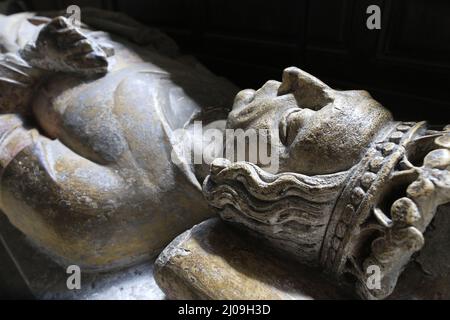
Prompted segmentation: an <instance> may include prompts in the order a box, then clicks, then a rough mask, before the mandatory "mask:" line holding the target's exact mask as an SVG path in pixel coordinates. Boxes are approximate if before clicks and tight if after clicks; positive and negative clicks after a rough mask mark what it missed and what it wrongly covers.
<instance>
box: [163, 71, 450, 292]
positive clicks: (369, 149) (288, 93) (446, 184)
mask: <svg viewBox="0 0 450 320" xmlns="http://www.w3.org/2000/svg"><path fill="white" fill-rule="evenodd" d="M227 127H228V128H233V129H236V128H242V129H248V128H249V127H251V128H255V127H257V128H261V127H263V128H270V127H276V128H278V129H279V131H280V135H279V137H280V140H279V141H274V140H272V141H271V142H272V144H276V145H277V148H276V149H275V152H278V153H279V158H280V169H279V172H277V173H275V174H273V173H269V172H267V171H265V170H263V169H262V168H261V167H260V166H258V164H254V163H250V162H230V161H228V160H223V159H217V160H215V161H214V162H213V163H212V165H211V173H210V175H209V176H208V177H207V179H206V180H205V182H204V184H203V192H204V194H205V198H206V199H207V201H208V202H209V204H210V205H211V206H212V207H214V208H216V209H217V210H218V212H219V213H220V216H221V218H222V219H223V220H225V221H228V222H231V223H233V224H235V225H238V226H240V227H241V228H244V229H247V230H250V231H252V232H253V233H255V234H256V235H258V236H259V237H262V238H264V239H265V240H267V242H268V243H269V244H270V246H272V247H274V248H276V249H277V250H278V251H280V252H284V253H285V255H288V256H290V257H292V258H295V259H297V260H298V261H300V262H301V263H303V264H308V265H310V266H313V267H317V268H321V269H323V270H324V271H326V273H327V274H328V275H330V276H331V277H333V278H334V279H336V280H337V281H340V282H343V283H345V282H347V283H351V284H353V285H355V286H356V288H355V289H356V292H357V293H358V294H359V296H361V297H363V298H370V299H381V298H386V297H388V296H389V295H390V294H391V293H392V292H393V290H394V288H395V286H396V283H397V280H398V277H399V275H400V273H401V272H402V270H403V269H404V268H405V266H406V264H407V263H408V262H409V261H410V259H411V257H412V256H413V255H414V254H416V253H417V252H418V251H419V250H420V249H421V248H422V247H423V246H424V243H425V238H424V235H423V233H424V232H425V230H426V229H427V227H428V226H429V225H430V223H431V221H432V219H433V218H434V216H435V213H436V210H437V208H438V207H439V206H442V205H444V204H446V203H448V202H449V201H450V189H449V188H450V171H449V168H450V167H449V166H450V150H449V148H450V144H449V142H450V130H449V129H450V128H449V127H448V126H447V127H445V128H442V129H441V130H431V129H429V128H428V127H427V125H426V123H425V122H398V121H394V120H393V119H392V117H391V115H390V113H389V112H388V111H387V110H386V109H385V108H384V107H382V106H381V105H380V104H378V103H377V102H376V101H375V100H373V99H372V98H371V97H370V95H369V94H368V93H367V92H364V91H337V90H333V89H331V88H330V87H328V86H327V85H325V84H324V83H322V82H321V81H320V80H318V79H316V78H314V77H313V76H311V75H309V74H307V73H306V72H303V71H302V70H300V69H297V68H288V69H286V70H285V71H284V73H283V79H282V82H281V83H279V82H276V81H269V82H267V83H266V84H265V85H264V86H263V87H262V88H261V89H259V90H257V91H256V92H254V91H243V92H241V93H239V94H238V96H237V100H236V102H235V105H234V108H233V110H232V111H231V112H230V114H229V116H228V121H227ZM202 228H209V227H207V226H203V227H200V226H198V227H197V229H196V232H195V234H199V232H201V231H199V230H202ZM192 232H194V231H192ZM206 233H207V230H203V233H202V234H206ZM183 237H184V238H183ZM210 238H211V237H205V236H195V237H194V236H191V235H189V234H184V235H183V236H180V237H179V238H178V239H177V240H175V241H176V242H174V243H173V244H172V245H170V246H169V247H168V248H167V249H166V250H165V251H164V252H163V253H162V254H161V256H160V258H159V259H158V261H157V266H158V271H157V279H159V283H161V286H162V287H163V289H164V288H167V289H166V292H169V294H170V295H172V296H176V294H175V293H174V291H173V290H170V287H169V286H168V285H167V284H166V282H165V278H164V276H165V274H172V278H173V277H174V275H173V274H174V273H175V274H177V272H179V273H178V274H177V276H178V277H179V278H180V280H179V281H180V283H182V282H183V281H184V283H185V285H186V283H189V285H187V287H191V288H196V289H197V291H198V292H197V293H198V294H199V295H201V294H203V295H206V296H208V297H213V298H216V297H217V296H216V295H214V294H213V295H208V294H207V293H206V291H204V290H203V289H201V288H200V287H197V286H198V285H199V284H200V285H201V283H202V282H203V281H210V282H211V283H212V284H211V285H212V286H215V287H216V288H217V290H218V291H220V292H222V291H221V290H225V289H222V287H221V286H220V285H218V284H217V283H216V281H214V279H215V277H212V276H209V275H208V274H206V275H205V274H204V272H205V271H204V269H205V268H206V269H207V267H203V269H202V270H200V271H199V270H197V269H196V268H194V267H193V268H192V269H188V270H190V271H188V272H186V269H184V270H181V269H178V267H179V266H180V265H182V263H184V262H186V261H187V260H188V259H189V256H190V254H196V253H198V251H199V250H194V251H193V252H192V253H189V250H188V252H187V253H184V256H185V257H184V256H183V255H180V252H181V253H183V252H184V251H183V250H182V249H183V248H185V247H189V246H191V245H192V243H195V244H196V246H200V247H201V246H202V245H201V244H204V245H205V246H206V244H207V243H209V242H210V241H211V240H210ZM183 239H184V240H183ZM266 244H267V243H266ZM222 246H223V245H221V246H220V248H222ZM446 246H447V247H448V243H447V244H442V247H441V248H440V250H445V249H444V248H445V247H446ZM216 250H218V248H216ZM168 257H169V258H168ZM206 259H207V258H204V260H206ZM211 259H212V258H211ZM211 263H212V262H211ZM203 264H205V262H203ZM251 265H252V266H253V265H254V262H252V263H251ZM219 274H220V272H219ZM374 275H378V276H379V285H376V282H374V284H375V285H374V286H371V285H370V283H371V282H370V281H371V280H372V279H375V278H374ZM218 277H219V276H216V278H218ZM190 279H193V280H192V283H190ZM246 279H247V277H245V276H242V281H241V283H242V282H245V281H244V280H246ZM274 282H276V281H274ZM235 283H240V282H239V281H236V280H235ZM448 285H449V283H448V279H447V287H448ZM234 289H235V291H239V290H240V291H244V292H245V290H246V287H245V286H244V285H243V286H242V287H239V286H237V287H236V286H235V287H234ZM229 291H232V290H231V289H229ZM268 296H270V295H268ZM181 297H185V296H183V295H181ZM245 297H248V296H245ZM221 298H224V297H223V296H222V297H221ZM225 298H227V297H225Z"/></svg>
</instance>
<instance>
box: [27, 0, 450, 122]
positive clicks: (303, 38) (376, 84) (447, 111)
mask: <svg viewBox="0 0 450 320" xmlns="http://www.w3.org/2000/svg"><path fill="white" fill-rule="evenodd" d="M25 2H26V3H27V4H28V5H29V8H30V9H51V8H64V7H66V6H67V5H69V4H79V5H80V6H81V8H83V6H86V5H90V6H93V5H94V6H98V7H103V8H107V9H110V10H120V11H123V12H125V13H128V14H129V15H131V16H133V17H135V18H137V19H138V20H140V21H142V22H144V23H146V24H148V25H152V26H157V27H160V28H161V29H163V30H164V31H166V32H167V33H169V34H170V35H171V36H172V37H173V38H174V39H175V40H176V41H177V42H178V43H179V45H180V46H181V48H182V49H183V50H184V51H185V52H186V53H192V54H194V55H196V56H197V57H198V58H199V59H200V60H201V61H202V62H203V63H204V64H206V65H207V66H208V67H209V68H210V69H211V70H213V71H214V72H215V73H217V74H220V75H223V76H226V77H228V78H229V79H231V80H232V81H234V82H235V83H237V84H238V85H240V86H241V87H252V88H256V87H259V86H260V85H261V84H263V83H264V82H265V81H266V80H268V79H280V76H281V71H282V69H283V68H285V67H287V66H290V65H295V66H298V67H300V68H303V69H304V70H306V71H308V72H310V73H312V74H314V75H316V76H318V77H319V78H321V79H322V80H324V81H325V82H327V83H328V84H330V85H332V86H334V87H337V88H342V89H347V88H352V89H366V90H368V91H370V92H371V93H372V95H373V96H374V97H375V98H376V99H378V100H379V101H380V102H382V103H383V104H384V105H386V106H387V107H389V108H390V109H391V110H393V111H394V113H395V115H396V116H397V117H399V118H401V119H428V120H431V121H432V122H435V123H450V18H449V17H450V1H448V0H384V1H383V0H309V1H308V0H272V1H267V0H264V1H263V0H147V1H136V0H115V1H113V0H109V1H107V0H104V1H101V0H97V1H75V0H71V1H58V0H45V1H43V0H39V1H38V0H34V1H25ZM371 4H377V5H379V6H380V7H381V11H382V25H381V30H368V29H367V27H366V19H367V17H368V14H367V13H366V8H367V7H368V6H369V5H371Z"/></svg>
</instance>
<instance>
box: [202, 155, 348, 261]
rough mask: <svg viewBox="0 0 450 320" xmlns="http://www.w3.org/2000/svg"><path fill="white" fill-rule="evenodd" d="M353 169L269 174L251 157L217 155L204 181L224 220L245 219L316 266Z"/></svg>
mask: <svg viewBox="0 0 450 320" xmlns="http://www.w3.org/2000/svg"><path fill="white" fill-rule="evenodd" d="M347 176H348V172H347V171H345V172H339V173H335V174H329V175H320V176H311V177H310V176H305V175H302V174H297V173H278V174H270V173H268V172H266V171H264V170H262V169H261V168H259V167H258V166H256V165H254V164H252V163H248V162H235V163H230V162H228V161H227V160H224V159H216V160H215V161H214V162H213V164H212V166H211V175H210V176H208V177H207V178H206V180H205V182H204V184H203V192H204V195H205V197H206V199H207V201H208V202H209V204H210V205H211V206H213V207H215V208H217V209H218V210H219V211H220V215H221V217H222V218H223V219H224V220H227V221H232V222H235V223H238V224H242V225H244V226H246V227H247V228H250V229H252V230H254V231H256V232H257V233H259V234H261V235H263V237H264V238H267V239H268V240H269V241H270V242H271V243H272V244H273V245H275V246H276V247H280V248H282V249H283V250H287V251H289V252H291V253H292V254H294V256H295V257H296V258H300V259H302V261H303V262H306V263H309V264H313V265H315V264H316V263H317V262H318V257H319V253H320V248H321V245H322V241H323V238H324V235H325V231H326V227H327V224H328V221H329V219H330V216H331V213H332V211H333V208H334V205H335V202H336V200H337V198H338V197H339V195H340V193H341V191H342V189H343V186H344V184H345V181H346V178H347Z"/></svg>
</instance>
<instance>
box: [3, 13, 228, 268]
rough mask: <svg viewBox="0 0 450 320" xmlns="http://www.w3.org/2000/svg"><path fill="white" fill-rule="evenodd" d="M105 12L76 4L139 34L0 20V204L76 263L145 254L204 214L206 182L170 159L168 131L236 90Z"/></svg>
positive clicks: (100, 264) (149, 32)
mask: <svg viewBox="0 0 450 320" xmlns="http://www.w3.org/2000/svg"><path fill="white" fill-rule="evenodd" d="M112 15H113V16H111V14H110V13H105V12H103V11H96V10H92V11H90V10H84V11H83V16H84V17H85V18H86V19H88V18H89V17H91V20H93V21H92V22H93V23H94V24H95V23H96V24H98V25H102V24H106V25H107V26H109V25H110V24H111V23H109V24H108V21H109V22H111V21H112V19H113V21H114V26H115V28H119V29H120V26H121V25H122V26H123V27H124V28H123V29H122V30H126V31H127V32H128V33H129V35H130V36H129V37H128V38H129V39H131V40H133V37H132V35H135V34H136V32H137V31H139V35H140V37H139V39H138V40H139V43H140V45H136V44H134V43H131V42H128V41H127V40H125V39H124V38H122V37H118V36H113V35H109V34H108V33H106V32H99V31H92V30H91V29H88V28H87V27H86V26H84V27H83V28H81V29H79V28H76V27H74V26H73V25H72V24H71V23H70V22H69V21H68V20H67V19H66V18H64V17H55V18H53V19H50V18H45V17H40V16H35V15H34V14H29V13H23V14H18V15H12V16H8V17H6V16H0V44H1V48H2V53H1V56H0V59H1V61H0V170H1V171H0V175H1V176H0V184H1V194H0V197H1V198H0V199H1V200H0V208H1V210H2V211H3V212H4V213H5V214H6V215H7V216H8V218H9V220H10V221H11V223H12V224H13V225H14V226H16V227H17V228H18V229H19V230H21V231H22V232H23V233H24V234H26V235H27V236H28V237H29V238H31V239H32V240H33V241H34V242H35V243H37V244H38V245H39V246H40V247H41V248H43V249H44V250H46V251H48V252H49V253H50V254H51V255H52V256H54V257H55V258H56V259H59V260H63V261H65V262H69V263H70V264H78V265H79V266H81V267H82V268H83V270H88V269H100V270H104V269H108V268H113V267H120V266H124V265H127V264H131V263H135V262H137V261H140V260H143V259H149V258H150V257H151V256H154V255H155V254H158V253H159V252H160V250H161V249H162V248H164V246H165V245H166V244H167V243H168V242H169V241H170V240H172V239H173V238H174V237H175V236H176V235H178V234H179V233H181V232H182V231H184V230H186V229H187V228H189V227H191V226H192V225H194V224H195V223H198V222H200V221H202V220H204V219H205V218H208V217H211V216H212V215H213V212H212V211H211V210H210V209H209V208H208V206H207V203H206V202H205V201H204V200H203V196H202V192H201V181H202V179H203V178H204V177H203V178H202V177H201V176H200V175H199V174H197V172H196V171H195V168H193V167H192V166H190V165H189V164H187V161H185V159H183V158H182V156H183V155H182V154H181V153H180V159H177V160H178V161H173V160H174V159H173V157H174V156H175V157H177V156H178V154H177V153H175V155H173V154H172V149H173V148H172V145H174V144H175V137H174V135H173V132H174V131H176V130H177V129H179V128H186V130H189V127H190V124H191V122H192V121H191V120H192V119H199V120H202V121H203V122H204V123H205V124H207V123H209V122H211V121H213V120H214V119H216V118H218V119H220V118H224V117H225V116H226V114H227V113H228V111H229V110H228V109H229V107H230V106H231V104H232V101H233V98H234V95H235V94H236V92H237V89H236V87H235V86H234V85H232V84H231V83H229V82H228V81H226V80H224V79H221V78H219V77H216V76H214V75H213V74H211V73H210V72H209V71H208V70H206V69H205V68H203V67H202V66H201V65H199V64H198V63H196V61H195V60H194V59H189V58H188V57H184V56H181V55H180V54H178V53H177V48H176V46H175V45H174V44H173V42H172V40H171V39H170V38H168V37H167V36H165V35H163V34H161V33H159V32H158V31H157V30H154V29H149V28H146V27H143V26H142V25H140V24H137V23H136V22H133V21H131V22H130V19H129V18H127V17H124V16H122V15H120V14H119V15H117V14H112ZM102 17H104V19H102ZM124 36H126V35H124Z"/></svg>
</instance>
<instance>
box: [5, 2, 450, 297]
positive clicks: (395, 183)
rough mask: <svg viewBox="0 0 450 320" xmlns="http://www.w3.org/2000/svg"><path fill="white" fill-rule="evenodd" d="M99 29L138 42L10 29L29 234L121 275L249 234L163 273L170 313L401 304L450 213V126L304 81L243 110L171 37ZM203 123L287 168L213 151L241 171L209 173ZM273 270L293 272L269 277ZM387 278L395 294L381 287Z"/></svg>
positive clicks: (15, 24) (42, 28)
mask: <svg viewBox="0 0 450 320" xmlns="http://www.w3.org/2000/svg"><path fill="white" fill-rule="evenodd" d="M84 16H87V18H88V19H89V18H90V20H89V23H90V24H91V26H93V27H97V28H99V29H102V28H103V29H106V30H108V29H111V30H112V31H115V32H120V35H121V36H122V37H118V36H114V35H111V34H107V33H105V32H98V31H93V30H91V29H90V28H88V27H87V26H82V27H81V28H77V27H75V26H73V25H72V24H71V23H70V22H69V21H68V20H67V19H65V18H64V17H60V16H57V17H54V18H44V17H39V16H35V15H33V14H20V15H14V16H10V17H4V16H0V30H1V31H0V49H1V52H2V53H1V56H0V59H1V61H0V113H1V115H0V170H1V171H0V209H1V210H2V211H3V212H4V213H5V214H6V215H7V217H8V218H9V220H10V221H11V222H12V224H13V225H15V226H16V227H17V228H18V229H19V230H21V231H22V232H23V233H24V234H26V235H27V236H28V237H29V238H31V239H32V240H33V241H34V242H36V243H37V244H39V245H40V246H41V247H42V248H43V249H44V250H46V251H48V252H49V253H50V254H51V255H52V256H54V257H55V259H61V260H64V261H69V262H71V263H74V264H78V265H80V266H81V267H82V268H84V269H100V270H104V269H108V268H113V267H122V266H125V265H128V264H131V263H135V262H137V261H140V260H142V259H146V258H149V257H150V256H154V255H156V254H157V253H159V252H160V251H161V249H163V248H164V247H165V246H166V245H167V243H169V241H170V240H172V239H173V238H175V237H176V236H177V235H178V234H180V233H181V232H183V231H184V230H186V229H189V228H190V227H192V226H193V225H194V224H196V223H199V222H201V221H203V220H205V219H207V218H209V217H212V216H214V215H215V212H218V213H219V215H220V217H221V218H222V220H224V221H226V222H230V223H231V224H232V225H233V226H238V228H236V229H227V228H228V226H227V227H224V226H223V225H221V224H223V222H221V221H218V220H211V221H212V222H211V221H207V222H204V223H202V224H201V225H199V226H197V227H195V228H194V229H192V230H191V231H188V232H187V233H183V234H182V235H180V236H179V237H178V238H177V239H176V240H175V241H174V242H173V243H172V244H170V245H169V246H168V247H167V248H166V249H165V250H164V251H163V253H162V254H161V255H160V257H159V259H158V260H157V264H156V277H157V279H158V282H159V283H160V285H161V287H162V288H163V290H165V291H166V293H168V295H169V296H170V297H172V298H180V297H181V298H183V297H184V298H186V297H188V298H224V299H226V298H239V297H250V298H258V299H264V298H282V299H289V298H294V299H296V298H301V297H305V296H310V295H313V296H314V294H310V293H309V292H315V293H317V292H320V294H322V293H324V294H325V296H327V297H336V292H335V287H334V284H335V283H336V284H338V283H340V284H342V286H346V285H348V284H350V285H354V286H355V290H354V291H355V292H357V293H358V294H359V296H361V297H363V298H375V299H381V298H385V297H388V296H389V295H390V294H391V293H392V292H393V290H394V288H395V286H396V284H397V280H398V277H399V276H400V274H401V272H402V270H403V269H404V268H405V266H406V265H407V264H408V262H409V261H411V260H412V259H414V255H417V253H418V252H420V250H421V249H422V248H423V247H424V246H426V243H427V237H424V233H425V231H426V230H427V228H428V229H430V228H429V226H430V224H432V221H433V218H434V217H435V214H436V211H437V210H438V208H440V209H442V208H443V205H445V204H447V203H449V202H450V191H449V188H450V173H449V167H450V151H449V149H450V130H449V127H448V126H447V127H445V128H444V127H441V128H437V129H435V128H430V127H429V126H428V125H427V124H426V123H425V122H399V121H395V120H394V119H393V118H392V115H391V113H390V112H389V111H388V110H387V109H386V108H384V107H383V106H381V105H380V104H379V103H378V102H376V101H375V100H374V99H373V98H372V97H371V96H370V95H369V94H368V93H367V92H365V91H338V90H334V89H332V88H330V87H329V86H327V85H326V84H324V83H323V82H321V81H320V80H319V79H317V78H315V77H313V76H312V75H310V74H308V73H306V72H304V71H302V70H300V69H298V68H295V67H291V68H287V69H285V70H284V72H283V75H282V81H281V82H278V81H268V82H267V83H266V84H264V86H262V87H261V88H260V89H259V90H256V91H254V90H244V91H241V92H239V93H237V91H238V90H237V88H236V87H235V86H233V85H232V84H231V83H229V82H228V81H226V80H224V79H221V78H218V77H216V76H214V75H213V74H211V73H210V72H209V71H207V70H206V69H205V68H203V67H202V66H200V65H199V64H198V63H196V62H195V60H193V59H187V58H186V57H183V56H181V55H180V54H179V53H178V52H177V50H176V46H175V45H174V44H173V42H171V40H170V39H169V38H167V37H165V36H164V35H162V34H160V33H158V32H157V31H155V30H153V29H148V28H147V29H143V28H144V27H143V26H141V25H139V24H136V22H133V21H132V20H130V19H129V18H126V17H124V16H121V15H117V14H111V13H104V12H98V11H95V10H94V11H88V12H84ZM93 17H94V18H93ZM102 17H104V19H102ZM112 19H113V20H114V21H115V23H113V24H112V23H111V20H112ZM121 24H122V26H126V27H124V28H120V27H118V25H119V26H120V25H121ZM141 29H142V30H141ZM137 31H139V37H136V32H137ZM126 39H128V40H132V41H135V42H138V43H139V45H136V44H133V43H131V42H128V41H127V40H126ZM236 93H237V94H236ZM233 99H234V102H233ZM196 121H202V123H203V125H204V126H207V127H209V128H213V129H215V130H218V131H219V132H222V133H223V132H226V130H235V131H237V130H242V131H249V130H261V131H263V132H270V133H274V134H271V135H269V136H267V137H265V138H266V140H265V141H266V143H267V144H268V145H269V148H268V149H270V154H271V158H273V159H277V166H276V167H270V168H269V167H268V166H267V163H263V162H262V161H260V160H261V159H259V158H257V159H256V160H255V161H252V160H251V159H250V158H252V154H251V153H247V154H245V157H244V159H239V157H238V158H237V159H236V158H235V157H234V154H233V153H232V152H231V153H230V152H229V151H230V150H231V149H232V150H234V148H235V146H234V145H230V144H228V143H225V144H224V143H223V141H219V140H221V139H218V140H214V141H213V142H212V143H210V144H209V145H208V147H211V146H213V147H218V149H220V152H219V154H223V155H225V156H227V155H229V154H232V155H233V156H232V157H230V158H228V159H223V158H222V157H221V156H216V158H217V159H215V160H214V161H213V162H212V164H211V166H209V164H208V163H205V162H201V163H196V162H195V161H194V163H192V161H191V160H192V158H195V152H196V151H198V149H199V148H200V149H202V148H203V144H202V143H201V141H199V140H198V139H197V137H196V136H195V122H196ZM180 129H182V130H183V132H184V135H181V136H180V135H178V134H177V133H178V132H179V130H180ZM202 139H203V137H202ZM233 141H234V140H232V141H231V142H233ZM244 141H245V143H246V145H245V147H246V148H247V147H248V148H250V147H251V146H250V145H249V144H251V142H250V140H244ZM258 148H259V145H258ZM216 149H217V148H216ZM257 151H258V150H257ZM202 184H203V187H202ZM202 191H203V194H202ZM205 198H206V200H205ZM444 208H445V209H446V210H447V209H448V207H444ZM213 209H214V210H213ZM444 211H445V210H444ZM447 211H448V210H447ZM208 230H209V231H208ZM211 230H212V231H211ZM228 230H232V231H228ZM214 231H215V232H214ZM227 232H229V234H230V237H232V238H233V240H230V242H229V243H226V242H225V239H226V234H227ZM250 235H252V236H255V235H256V237H259V238H260V239H264V241H260V242H258V244H260V245H261V247H263V248H264V249H266V248H267V250H268V251H270V252H269V253H267V252H263V251H264V250H263V249H262V248H258V245H255V244H253V245H250V242H251V240H249V241H248V244H247V241H246V240H242V239H246V237H247V236H250ZM240 237H242V239H241V238H240ZM432 243H434V242H432ZM247 245H248V248H247ZM232 248H242V249H243V252H244V253H242V252H241V253H239V254H237V255H229V254H228V253H229V250H232ZM245 248H247V249H248V251H249V252H252V254H248V257H249V259H248V260H246V257H247V255H246V254H245V250H246V249H245ZM442 248H443V247H442ZM442 248H441V247H439V248H437V247H436V250H437V251H439V250H444V249H442ZM260 249H261V250H262V251H259V250H260ZM272 254H275V255H276V256H277V257H278V256H281V257H283V258H282V260H283V261H281V260H280V262H279V263H278V262H277V263H273V264H271V265H269V264H270V263H272V262H271V261H272V260H273V259H272V258H273V257H275V256H271V255H272ZM259 257H261V259H259ZM285 258H286V259H287V260H286V261H285V260H284V259H285ZM230 259H232V260H233V259H237V260H239V261H238V262H237V263H236V261H234V262H233V261H231V260H230ZM277 259H278V258H277ZM243 261H246V262H245V263H243ZM197 262H198V263H197ZM200 262H201V263H200ZM298 262H300V263H302V264H304V265H307V266H308V267H305V268H314V269H315V270H323V271H325V273H326V274H327V275H328V277H329V278H327V279H329V280H326V281H325V284H320V285H319V281H321V280H319V279H320V276H317V277H313V278H312V279H317V283H318V285H317V286H318V287H317V288H313V289H314V290H307V291H308V292H307V291H303V292H299V291H296V290H300V288H302V289H304V286H306V287H308V288H311V287H314V281H309V282H308V281H302V280H301V279H300V278H298V277H301V276H302V274H303V275H306V272H307V271H302V272H300V271H299V274H298V275H294V276H293V275H292V272H293V271H292V270H295V269H296V263H298ZM199 266H201V268H200V267H199ZM237 266H239V267H240V268H241V267H245V268H249V269H247V273H243V272H237V271H236V270H235V269H233V268H236V267H237ZM265 266H267V270H269V271H270V272H269V271H267V270H262V269H264V267H265ZM209 268H211V269H209ZM249 270H253V271H251V272H249ZM297 270H300V269H297ZM302 270H303V269H302ZM305 270H309V269H305ZM374 272H375V273H374ZM199 274H200V275H199ZM242 274H246V275H248V277H247V278H245V277H244V276H242ZM374 274H378V275H379V280H380V281H379V282H380V283H379V286H377V285H375V286H374V287H371V286H368V283H370V281H371V280H372V276H373V275H374ZM296 277H297V278H296ZM193 279H194V280H193ZM218 279H221V280H220V281H221V282H220V285H217V281H218ZM283 279H284V280H285V281H287V282H286V283H285V282H283V281H284V280H283ZM243 280H245V281H243ZM282 280H283V281H282ZM375 280H376V279H375ZM193 282H195V283H193ZM375 282H376V281H375ZM375 284H376V283H375Z"/></svg>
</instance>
